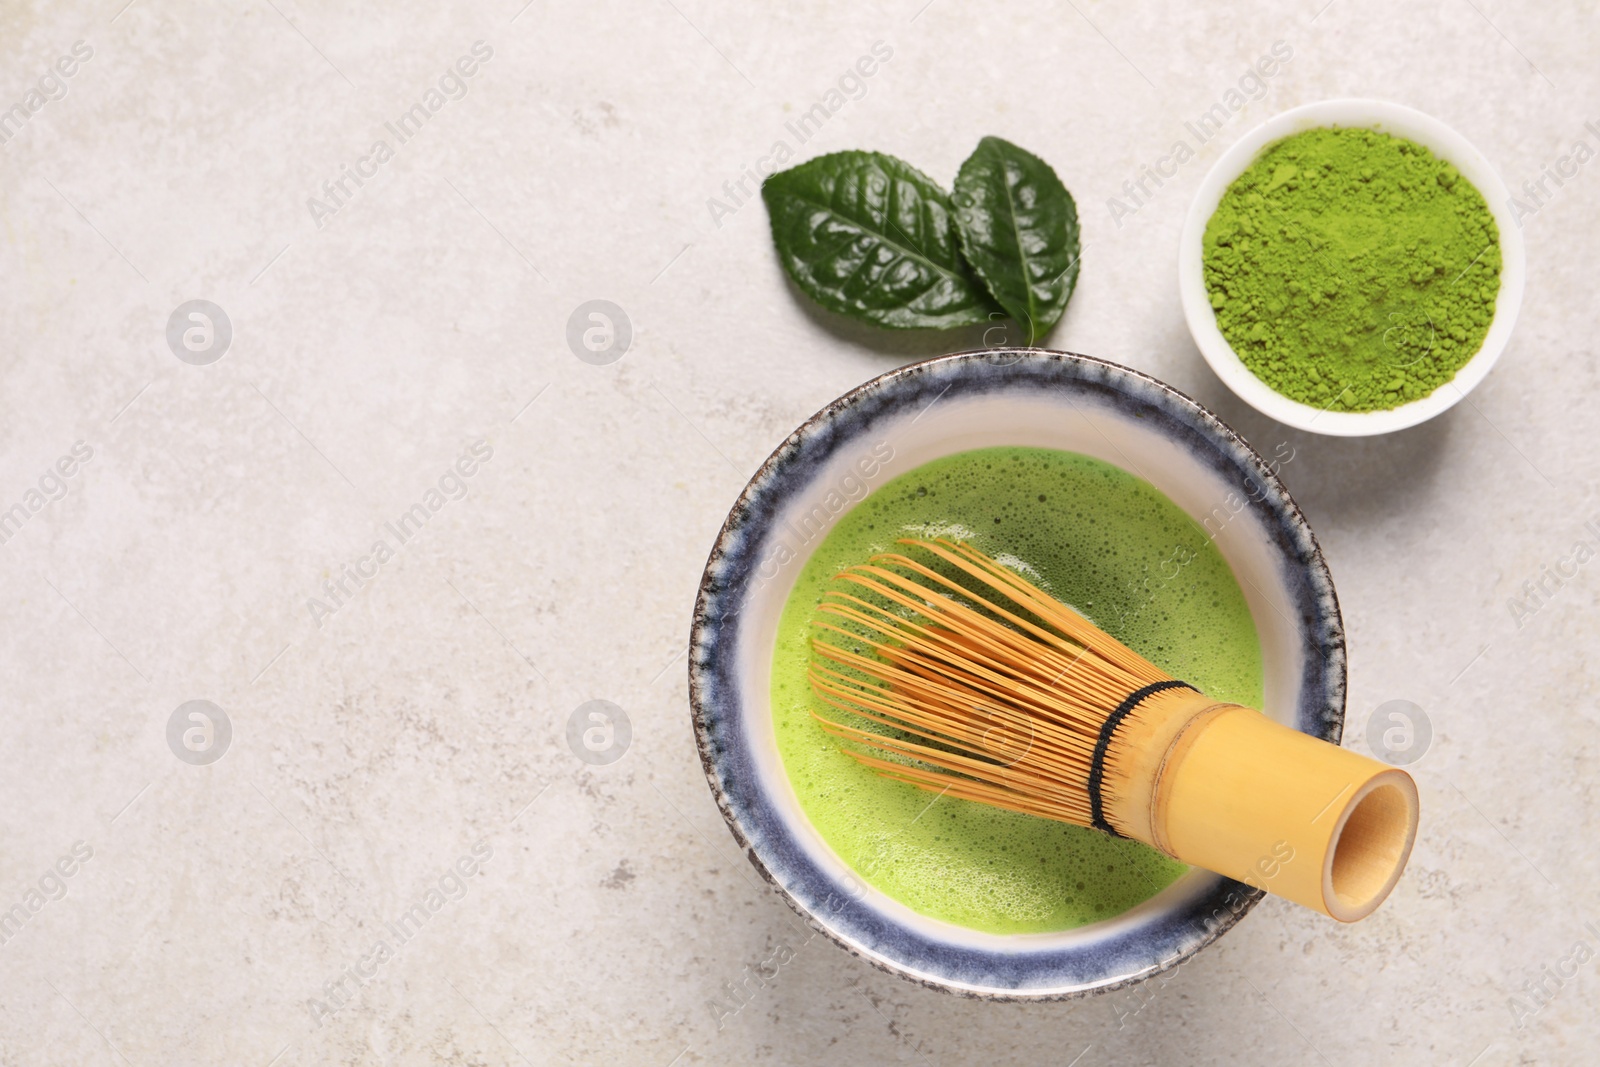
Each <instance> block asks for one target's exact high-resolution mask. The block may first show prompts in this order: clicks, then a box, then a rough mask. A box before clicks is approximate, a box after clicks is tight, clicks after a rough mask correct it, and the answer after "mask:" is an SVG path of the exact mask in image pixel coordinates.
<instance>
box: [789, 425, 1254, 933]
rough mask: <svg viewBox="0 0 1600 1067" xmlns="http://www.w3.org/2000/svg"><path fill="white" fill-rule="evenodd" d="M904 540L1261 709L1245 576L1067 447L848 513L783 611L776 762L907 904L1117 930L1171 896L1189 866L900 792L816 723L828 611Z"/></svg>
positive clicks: (1167, 507)
mask: <svg viewBox="0 0 1600 1067" xmlns="http://www.w3.org/2000/svg"><path fill="white" fill-rule="evenodd" d="M901 537H918V538H927V537H950V538H959V539H961V540H965V541H968V542H970V543H971V544H972V545H973V546H974V547H976V548H978V549H980V550H981V551H983V552H986V553H988V554H989V555H991V556H993V557H994V558H996V559H998V560H1000V561H1001V562H1002V563H1004V564H1006V565H1007V566H1010V567H1013V568H1015V569H1016V570H1018V571H1019V572H1020V573H1022V574H1024V575H1026V576H1027V577H1028V578H1029V580H1031V581H1033V582H1034V583H1035V584H1037V585H1039V586H1040V587H1041V588H1043V589H1046V590H1048V591H1049V592H1051V593H1052V594H1053V595H1055V596H1056V597H1057V598H1059V599H1060V600H1063V601H1065V602H1066V603H1068V604H1070V605H1071V606H1072V607H1074V608H1076V609H1077V610H1078V611H1080V612H1082V613H1083V614H1084V615H1085V616H1087V617H1088V618H1089V619H1090V620H1091V621H1092V622H1094V623H1095V624H1096V625H1097V626H1099V627H1100V628H1101V629H1103V630H1105V631H1106V632H1108V633H1110V634H1112V635H1113V636H1115V637H1117V638H1118V639H1119V640H1121V641H1123V642H1124V643H1126V644H1127V645H1129V646H1130V647H1131V648H1133V649H1134V650H1136V651H1138V652H1139V653H1141V654H1142V655H1144V656H1146V657H1147V658H1148V659H1150V661H1151V662H1153V663H1155V664H1156V665H1157V666H1159V667H1161V668H1162V669H1163V670H1165V671H1167V672H1168V673H1169V674H1171V675H1172V676H1173V677H1176V678H1181V679H1183V680H1185V681H1187V682H1189V683H1191V684H1192V685H1194V686H1196V687H1197V688H1199V689H1200V690H1202V691H1203V692H1205V693H1207V694H1209V695H1210V696H1213V697H1216V698H1217V699H1219V700H1230V701H1237V702H1238V703H1241V704H1248V705H1250V706H1251V707H1260V706H1261V696H1262V675H1261V647H1260V643H1259V642H1258V640H1257V637H1256V631H1255V625H1254V623H1253V622H1252V620H1251V618H1250V611H1249V608H1248V607H1247V606H1246V604H1245V600H1244V596H1243V594H1242V593H1241V592H1240V590H1239V586H1238V584H1237V583H1236V582H1235V581H1234V578H1233V573H1232V571H1230V570H1229V568H1228V565H1227V563H1226V562H1225V561H1224V560H1223V558H1222V556H1221V554H1220V553H1219V552H1218V551H1217V550H1216V548H1215V546H1213V545H1212V543H1211V540H1210V539H1209V538H1208V537H1207V536H1206V533H1205V531H1204V530H1203V529H1202V528H1201V527H1200V526H1199V525H1197V524H1196V523H1195V522H1194V520H1192V519H1190V518H1189V517H1188V515H1186V514H1185V513H1184V512H1183V511H1182V510H1181V509H1179V508H1178V507H1177V505H1175V504H1173V503H1172V502H1171V501H1170V500H1168V499H1167V498H1166V497H1165V496H1164V495H1162V493H1161V492H1160V491H1159V490H1157V489H1156V488H1155V487H1154V486H1152V485H1150V484H1149V483H1148V482H1145V481H1143V480H1142V479H1139V478H1136V477H1134V476H1133V475H1131V474H1128V473H1127V472H1125V471H1123V470H1121V469H1119V468H1117V467H1113V466H1111V465H1110V464H1107V463H1102V462H1101V461H1099V460H1096V459H1092V458H1090V457H1088V456H1083V455H1078V454H1077V453H1072V452H1060V451H1055V450H1051V449H1039V448H989V449H980V450H977V451H973V452H963V453H960V454H957V455H953V456H946V457H945V458H943V459H938V460H935V461H933V462H932V463H928V464H925V465H924V466H921V467H918V468H917V469H916V470H913V471H911V472H909V473H907V474H904V475H902V476H901V477H899V478H896V479H894V480H893V481H890V482H888V483H886V484H885V485H883V486H881V487H880V488H879V489H878V490H877V491H875V492H874V493H872V494H871V495H870V496H868V497H867V498H866V499H865V500H863V501H862V502H861V503H860V504H858V505H857V506H856V507H855V508H853V509H851V510H850V511H849V512H848V513H847V514H845V515H844V516H843V517H842V518H841V519H840V520H839V523H838V525H837V526H835V527H834V529H833V530H832V531H831V532H830V533H829V534H828V536H827V537H826V538H824V539H823V541H822V543H821V545H819V546H818V547H817V549H816V551H815V552H814V553H813V555H812V556H811V558H810V559H809V560H808V561H807V562H806V566H805V568H804V569H803V570H802V571H801V573H800V576H799V579H798V580H797V583H796V585H795V588H794V590H793V591H792V592H791V593H790V595H789V600H788V602H787V603H786V604H785V605H784V610H783V615H782V618H781V619H780V621H779V625H778V640H777V647H776V650H775V653H774V659H773V670H772V706H773V716H774V719H775V726H776V733H777V742H778V751H779V753H780V755H781V756H782V759H783V764H784V767H785V769H786V770H787V772H788V775H789V780H790V782H791V783H792V784H793V786H794V790H795V793H796V794H797V795H798V797H799V800H800V805H801V807H802V809H803V810H804V811H805V813H806V816H807V817H808V818H809V819H810V820H811V822H812V824H813V825H814V826H815V827H816V828H817V831H818V832H819V833H820V834H821V835H822V837H823V839H824V840H825V841H826V842H827V843H828V845H829V846H830V847H832V848H833V850H834V851H835V852H836V853H838V855H839V856H840V857H841V858H842V859H843V860H844V862H845V863H847V864H848V865H849V866H850V867H851V868H852V869H854V870H855V871H856V872H857V874H859V875H860V876H861V877H862V878H863V879H865V880H866V881H867V882H869V883H870V884H872V885H873V886H875V887H877V888H878V889H880V890H882V891H883V892H885V893H887V894H888V895H889V896H891V897H893V898H894V899H896V900H898V901H900V902H901V903H903V904H905V905H907V906H908V907H911V908H913V909H914V910H916V911H918V912H921V913H922V914H924V915H928V916H931V917H933V918H937V919H943V920H946V921H948V922H952V923H956V924H958V925H961V926H965V927H969V928H971V929H975V930H983V931H988V932H991V933H1037V932H1045V931H1052V930H1065V929H1070V928H1072V927H1076V926H1082V925H1084V924H1086V923H1091V922H1095V921H1098V920H1101V919H1108V918H1111V917H1113V916H1115V915H1117V914H1120V913H1121V912H1123V911H1126V910H1127V909H1128V908H1131V907H1133V906H1134V905H1136V904H1138V903H1140V902H1141V901H1144V900H1146V899H1148V898H1150V897H1151V896H1154V895H1155V894H1156V893H1158V892H1159V891H1160V890H1162V889H1164V888H1165V887H1166V886H1168V885H1169V884H1171V883H1172V882H1173V881H1174V880H1175V879H1176V878H1177V877H1178V876H1179V875H1180V874H1182V873H1183V872H1184V871H1185V870H1186V869H1187V868H1186V867H1184V865H1183V864H1180V863H1178V862H1176V861H1174V860H1171V859H1169V858H1167V857H1166V856H1164V855H1162V854H1161V853H1159V852H1157V851H1156V850H1154V849H1152V848H1149V847H1147V846H1145V845H1142V844H1140V843H1138V842H1136V841H1128V840H1120V839H1116V838H1112V837H1108V836H1106V835H1104V834H1101V833H1099V832H1097V831H1094V830H1088V829H1084V828H1082V827H1077V826H1069V825H1067V824H1065V823H1059V822H1054V821H1051V820H1047V819H1040V818H1035V817H1033V816H1028V815H1020V814H1017V813H1015V812H1007V811H1001V810H998V809H995V808H989V807H985V806H983V805H980V804H975V803H971V802H969V801H963V800H953V799H951V798H949V797H936V796H935V794H933V793H929V792H925V791H922V790H919V789H917V788H915V787H914V786H910V785H906V784H904V783H900V782H892V781H888V780H887V779H884V778H881V777H879V776H878V775H876V774H874V773H873V772H872V771H870V770H869V769H867V768H866V767H863V766H861V765H860V764H858V763H857V762H856V761H855V760H853V759H851V758H850V757H849V756H847V755H846V754H845V753H844V752H842V751H841V750H840V748H839V745H838V743H837V742H836V741H834V740H833V739H832V738H830V737H829V736H828V735H827V734H825V733H823V731H822V730H821V728H820V727H819V726H818V725H817V722H816V720H815V719H813V718H812V716H811V712H812V711H813V709H815V710H817V711H822V710H824V705H822V704H821V702H820V701H818V700H817V699H816V698H815V697H814V696H813V695H812V693H811V690H810V686H809V685H808V683H807V682H806V667H807V665H808V662H809V655H810V652H809V645H808V638H809V636H810V629H811V621H812V619H813V617H814V616H815V614H816V608H817V605H818V603H819V602H820V601H821V598H822V594H823V592H824V590H825V589H826V588H827V586H828V585H829V584H830V582H831V581H832V579H833V577H834V575H836V574H838V572H839V571H841V570H843V569H844V568H845V567H848V566H850V565H852V564H856V563H861V562H863V561H864V560H866V558H867V557H868V556H871V555H873V554H874V553H877V552H884V551H889V550H891V549H892V546H893V544H894V541H895V540H896V539H897V538H901ZM828 710H830V713H831V714H834V715H835V716H837V715H838V713H837V712H833V711H831V709H828Z"/></svg>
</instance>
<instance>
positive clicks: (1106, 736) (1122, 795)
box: [809, 539, 1417, 922]
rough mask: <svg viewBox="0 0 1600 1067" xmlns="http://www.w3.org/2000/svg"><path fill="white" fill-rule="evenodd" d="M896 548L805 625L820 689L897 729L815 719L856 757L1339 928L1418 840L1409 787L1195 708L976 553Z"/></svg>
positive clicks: (1391, 773) (1376, 766) (1204, 702)
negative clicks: (1316, 914)
mask: <svg viewBox="0 0 1600 1067" xmlns="http://www.w3.org/2000/svg"><path fill="white" fill-rule="evenodd" d="M900 544H902V545H906V546H908V552H907V553H887V554H884V555H880V556H875V557H873V558H872V559H871V560H870V561H868V562H867V563H865V564H862V565H860V566H855V567H850V568H849V569H847V570H845V571H844V572H843V573H841V574H840V575H839V576H838V579H839V582H836V584H835V586H834V587H833V588H831V589H830V590H829V591H828V592H827V593H826V594H825V596H824V597H823V601H822V604H821V607H820V609H819V610H820V615H819V617H818V619H817V620H816V622H815V624H814V625H815V628H816V629H817V630H818V631H820V632H819V633H818V634H817V635H816V636H815V638H814V640H813V643H812V648H813V658H812V663H811V668H810V672H809V678H810V682H811V686H812V689H813V691H814V692H815V693H816V694H817V695H818V696H819V697H820V698H821V699H822V700H823V701H824V702H826V703H827V704H828V705H830V706H831V707H832V708H834V709H837V710H839V711H843V712H848V713H850V714H852V715H857V716H861V717H862V718H864V719H867V720H870V721H871V722H873V723H877V724H879V725H880V726H884V727H889V728H891V731H892V732H889V733H883V732H879V731H877V730H874V729H870V728H868V727H865V726H860V725H855V724H853V723H850V722H846V721H842V720H838V719H834V718H830V717H827V716H818V718H819V719H820V721H821V724H822V727H823V729H825V730H826V731H827V732H828V733H830V734H832V735H834V736H835V737H837V738H839V739H840V740H841V741H843V742H846V744H845V745H844V748H845V751H847V752H848V753H849V754H850V755H852V756H854V757H855V758H856V759H858V760H860V761H861V762H862V763H864V764H866V765H867V766H868V767H871V768H872V769H873V770H875V771H877V772H878V773H880V774H883V775H886V776H887V777H890V778H894V779H898V780H900V781H904V782H909V783H911V784H912V785H916V786H918V787H920V788H923V789H927V790H930V791H933V792H937V793H941V794H948V795H950V796H953V797H960V798H963V799H966V800H975V801H979V802H981V803H985V804H992V805H995V806H997V807H1001V808H1008V809H1010V810H1012V811H1020V812H1026V813H1028V814H1031V815H1039V816H1043V817H1045V818H1049V819H1058V820H1060V821H1063V822H1070V823H1075V824H1077V825H1079V826H1092V827H1095V828H1096V829H1099V830H1102V831H1104V832H1106V833H1109V834H1112V835H1114V836H1119V837H1132V838H1137V839H1138V840H1140V841H1143V842H1145V843H1146V844H1149V845H1153V846H1155V847H1156V848H1158V849H1160V850H1162V851H1163V852H1165V853H1167V854H1168V855H1170V856H1173V857H1174V858H1176V859H1178V860H1181V861H1183V862H1185V863H1190V864H1193V865H1195V866H1198V867H1205V868H1207V869H1209V870H1212V871H1216V872H1217V873H1219V874H1224V875H1227V876H1228V877H1231V878H1236V879H1239V880H1240V881H1244V882H1248V883H1250V884H1251V885H1254V886H1256V887H1257V888H1261V889H1265V890H1267V891H1268V892H1272V893H1275V894H1277V895H1279V896H1283V897H1285V898H1287V899H1289V900H1293V901H1295V902H1296V903H1299V904H1304V905H1306V906H1307V907H1310V908H1313V909H1315V910H1316V911H1320V912H1322V913H1323V914H1325V915H1329V916H1332V917H1333V918H1335V919H1339V920H1341V921H1344V922H1353V921H1355V920H1357V919H1361V918H1364V917H1365V916H1367V915H1369V914H1371V913H1372V911H1373V910H1374V909H1375V908H1376V907H1377V906H1378V905H1379V904H1380V903H1382V902H1383V899H1384V898H1385V897H1386V896H1388V894H1389V891H1390V890H1391V889H1392V888H1394V884H1395V882H1396V881H1398V880H1399V877H1400V872H1401V870H1402V869H1403V868H1404V867H1405V863H1406V859H1407V858H1408V857H1409V855H1410V853H1411V844H1412V841H1413V840H1414V838H1415V836H1416V828H1417V790H1416V786H1415V784H1414V783H1413V782H1412V780H1411V777H1410V775H1408V774H1406V773H1405V772H1404V771H1400V770H1396V769H1394V768H1391V767H1387V766H1385V765H1384V764H1381V763H1378V762H1377V761H1375V760H1371V759H1368V758H1366V757H1364V756H1360V755H1357V754H1356V753H1354V752H1350V751H1347V750H1345V749H1342V748H1340V747H1338V746H1337V745H1332V744H1329V743H1327V742H1325V741H1321V740H1318V739H1316V738H1313V737H1310V736H1308V735H1306V734H1302V733H1300V732H1298V731H1296V730H1293V729H1290V728H1289V727H1286V726H1282V725H1280V724H1278V723H1276V722H1274V721H1273V720H1271V719H1269V718H1267V717H1266V716H1264V715H1262V714H1260V713H1259V712H1257V711H1254V710H1252V709H1249V708H1245V707H1242V706H1240V705H1238V704H1227V703H1219V702H1217V701H1214V700H1211V699H1209V698H1207V697H1205V696H1204V695H1203V694H1201V693H1199V692H1197V691H1196V690H1195V689H1194V688H1193V687H1191V686H1189V685H1188V684H1186V683H1184V682H1180V681H1176V680H1174V679H1172V678H1170V677H1168V676H1167V675H1166V674H1164V673H1162V671H1161V670H1160V669H1158V668H1157V667H1156V666H1155V665H1154V664H1152V663H1150V662H1149V661H1148V660H1146V659H1145V658H1144V657H1142V656H1140V655H1139V654H1138V653H1136V652H1134V651H1133V650H1132V649H1130V648H1128V647H1127V646H1126V645H1123V644H1122V643H1121V642H1119V641H1117V640H1116V639H1115V638H1113V637H1111V636H1110V635H1108V634H1106V633H1104V632H1103V631H1101V630H1099V629H1097V628H1096V627H1095V626H1094V624H1093V623H1091V622H1089V620H1087V619H1085V618H1084V617H1083V616H1082V615H1079V614H1078V613H1077V612H1076V611H1073V610H1072V609H1071V608H1069V607H1067V606H1066V605H1065V604H1063V603H1061V602H1060V601H1058V600H1056V599H1055V598H1054V597H1052V596H1050V595H1049V594H1048V593H1046V592H1044V591H1043V590H1041V589H1039V588H1038V587H1037V586H1034V585H1033V584H1032V583H1030V582H1028V581H1027V580H1026V579H1024V578H1022V577H1021V576H1020V575H1018V574H1017V573H1016V572H1014V571H1012V570H1009V569H1007V568H1006V567H1003V566H1001V565H1000V564H999V563H997V562H995V561H994V560H993V559H991V558H989V557H988V556H986V555H984V554H983V553H982V552H979V551H978V550H976V549H974V548H972V547H971V546H970V545H967V544H964V543H958V542H953V541H948V540H943V539H940V540H934V541H916V540H904V541H901V542H900ZM909 553H915V554H914V555H913V554H909ZM840 583H842V584H840ZM851 587H854V588H853V589H852V588H851ZM858 593H859V594H861V595H858Z"/></svg>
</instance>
